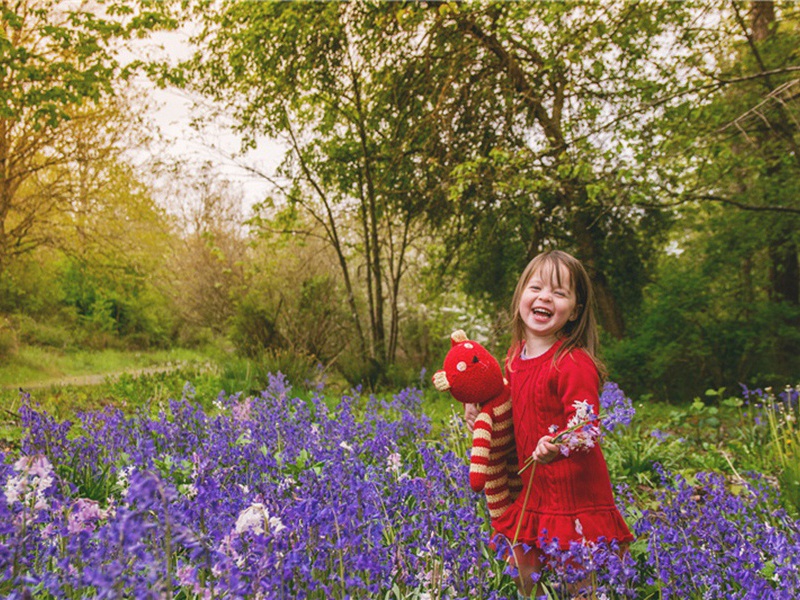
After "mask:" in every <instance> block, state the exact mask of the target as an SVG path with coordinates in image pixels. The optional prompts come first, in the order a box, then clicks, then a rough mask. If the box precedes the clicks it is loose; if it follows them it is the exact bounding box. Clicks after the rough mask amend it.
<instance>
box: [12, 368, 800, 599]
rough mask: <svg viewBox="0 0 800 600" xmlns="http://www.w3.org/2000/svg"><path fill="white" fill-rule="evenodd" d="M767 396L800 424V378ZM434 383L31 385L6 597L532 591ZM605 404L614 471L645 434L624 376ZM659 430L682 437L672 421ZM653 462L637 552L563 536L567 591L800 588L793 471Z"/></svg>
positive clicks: (630, 500)
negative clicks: (53, 399)
mask: <svg viewBox="0 0 800 600" xmlns="http://www.w3.org/2000/svg"><path fill="white" fill-rule="evenodd" d="M759 394H762V395H763V394H764V393H763V392H760V391H759V392H754V393H753V398H752V400H753V402H752V403H751V404H749V405H748V406H749V407H750V409H751V410H752V411H754V414H755V412H759V411H761V412H759V416H756V417H754V419H755V420H754V421H753V422H754V427H756V428H758V427H761V428H762V429H763V431H765V432H766V433H765V435H766V438H765V439H769V436H770V435H771V433H770V432H771V429H770V427H772V426H773V424H776V426H777V427H778V428H780V427H782V425H781V423H782V422H788V423H791V420H789V421H786V418H785V417H786V416H787V415H789V416H791V415H793V414H796V405H797V394H796V390H791V394H794V395H793V396H792V395H791V394H789V391H787V394H788V395H787V399H788V404H787V405H788V406H789V410H790V412H789V413H786V414H785V415H784V416H783V417H780V415H778V416H777V417H776V415H775V414H773V413H774V412H775V411H774V410H773V412H772V413H769V414H766V413H764V412H763V411H765V410H766V411H769V410H772V409H771V408H770V407H768V406H767V405H766V403H765V402H761V403H760V404H759V402H757V401H758V400H763V398H762V396H759ZM423 397H424V396H423V393H422V392H421V391H420V390H416V389H406V390H403V391H401V392H399V393H398V394H396V395H394V396H393V397H373V396H369V395H365V394H361V393H360V392H358V391H355V392H353V393H351V394H349V395H344V396H342V397H337V398H329V397H326V391H325V390H324V389H322V388H321V387H320V388H318V389H317V390H316V391H313V392H306V391H303V392H302V393H301V392H297V393H296V392H294V391H293V389H292V388H291V387H290V386H289V384H288V382H287V381H286V379H285V378H284V377H283V376H281V375H277V376H273V377H271V379H270V383H269V386H268V387H267V389H265V390H264V391H263V392H262V393H261V394H260V395H258V396H254V397H245V396H243V395H240V394H234V395H224V394H223V395H220V397H219V398H218V399H217V401H216V403H215V407H214V409H213V410H209V411H205V410H203V409H202V408H201V407H200V404H199V403H198V402H196V401H195V399H194V391H193V390H192V389H191V387H189V386H188V385H187V388H186V389H185V391H184V395H183V398H181V399H179V400H177V399H176V400H171V401H170V402H169V403H168V405H165V406H163V407H160V408H158V407H155V408H154V407H147V408H146V409H142V411H141V412H140V413H139V414H136V415H133V416H128V415H125V414H124V413H123V412H121V411H120V410H118V409H114V408H107V409H105V410H103V411H99V412H88V413H82V414H79V415H78V417H77V418H76V420H75V422H59V421H56V420H55V419H53V418H52V417H51V416H49V415H48V414H46V413H45V412H43V411H40V410H38V409H37V408H36V407H35V406H34V405H33V403H32V402H29V401H26V402H24V403H23V406H22V409H21V411H20V416H21V419H22V424H23V427H24V432H25V433H24V438H23V440H22V442H21V444H20V448H19V450H18V451H17V450H14V451H13V453H12V452H9V453H6V454H3V453H0V486H2V489H3V497H0V596H2V597H6V598H137V599H139V598H181V599H183V598H185V599H190V598H203V599H205V598H264V599H272V598H274V599H287V600H289V599H295V598H319V599H328V598H342V599H349V598H353V599H356V598H378V599H387V600H389V599H400V598H403V599H405V598H408V599H414V598H417V599H443V600H444V599H449V600H455V599H459V598H463V599H478V600H482V599H486V600H491V599H501V598H514V597H515V587H514V583H513V576H514V573H513V572H511V571H509V570H508V569H506V568H505V566H504V563H503V562H502V560H498V558H497V557H496V554H502V553H503V552H504V548H503V541H502V540H496V541H495V542H496V544H495V545H490V540H489V539H488V526H487V520H486V519H487V516H486V511H485V505H484V501H483V498H482V497H481V496H480V495H476V494H473V493H472V492H471V491H470V489H469V483H468V467H467V453H468V444H469V441H468V437H467V434H466V432H465V429H464V426H463V423H461V422H460V421H459V419H458V418H454V419H453V422H452V423H451V424H450V425H449V426H444V427H442V428H439V429H438V430H437V431H436V433H434V432H433V430H432V427H431V423H430V420H429V419H428V418H427V417H425V416H424V414H425V413H424V411H423V410H422V402H423ZM773 398H774V397H773ZM792 398H793V399H794V400H793V402H794V404H793V405H792V404H791V402H792ZM602 404H603V407H604V411H606V415H605V417H604V421H605V423H604V425H605V427H607V428H608V429H609V430H610V429H612V428H613V429H614V431H613V432H610V433H608V438H607V446H606V454H607V456H608V458H609V464H610V465H611V466H612V470H613V468H615V467H614V465H617V464H619V460H617V459H615V458H614V456H613V455H614V453H618V454H624V453H625V452H627V451H629V449H630V448H632V447H634V446H635V447H638V446H636V444H640V440H636V441H635V444H634V443H633V442H632V443H631V444H629V449H628V450H625V444H626V443H627V442H626V436H633V434H632V433H630V432H626V430H625V428H624V427H622V426H623V425H624V424H625V423H626V422H628V421H630V417H631V412H632V406H631V404H630V401H629V400H628V399H627V398H625V395H624V394H623V392H622V391H621V390H619V388H618V387H616V386H615V385H613V384H607V385H606V388H605V389H604V392H603V398H602ZM785 404H786V403H785ZM792 406H794V407H795V408H794V410H795V413H791V410H792ZM781 418H783V419H784V421H781V420H780V419H781ZM773 421H774V423H773ZM620 422H621V423H620ZM612 425H620V427H612ZM762 429H759V431H761V430H762ZM792 431H793V432H794V433H793V435H796V431H797V430H796V428H795V429H794V430H792ZM778 433H779V434H781V433H785V432H784V431H783V430H780V429H779V430H778ZM647 440H649V441H648V444H651V445H660V447H670V446H669V445H670V444H673V445H675V444H678V443H680V440H674V439H670V438H669V434H667V433H663V432H658V431H654V432H653V433H652V434H648V437H647ZM604 443H605V442H604ZM795 443H796V442H795ZM650 466H651V471H650V473H651V477H650V478H649V479H647V478H645V479H642V478H639V479H630V480H628V481H627V485H623V486H621V487H620V488H619V489H618V490H617V499H618V502H619V504H620V509H621V511H622V512H623V514H624V516H625V518H626V519H627V520H628V522H629V524H630V526H631V529H632V530H633V531H634V532H635V534H636V537H637V540H636V541H635V542H634V544H633V545H632V546H631V548H630V551H629V552H627V553H621V552H619V551H618V549H617V548H615V547H614V546H613V545H609V544H602V543H600V544H589V543H583V544H575V545H574V546H573V548H572V549H571V550H570V551H569V552H563V551H558V550H557V549H555V548H549V549H547V551H548V552H549V554H550V565H551V570H550V571H549V572H547V574H546V583H547V585H546V589H547V593H548V595H549V596H550V598H561V597H567V596H566V595H565V593H564V592H563V589H564V584H565V583H566V582H569V581H571V580H575V579H579V578H583V577H584V576H585V574H584V573H582V572H581V571H580V567H579V566H578V565H584V566H586V567H589V568H591V569H592V570H593V572H594V573H595V575H594V576H593V577H594V578H595V581H596V583H597V592H596V597H597V598H609V599H610V598H681V599H683V598H698V599H700V598H703V599H706V598H743V599H744V598H759V599H762V598H763V599H772V598H774V599H784V598H785V599H787V600H788V599H794V598H797V597H798V595H800V560H798V558H797V557H798V556H800V522H798V521H797V520H795V519H794V518H792V517H790V516H789V515H788V514H787V512H786V511H785V510H784V508H782V507H781V504H780V498H779V496H778V494H777V492H776V488H777V486H776V484H775V481H774V479H773V478H770V477H765V476H761V475H758V474H755V473H738V472H737V473H736V476H735V477H732V476H731V475H730V474H728V475H723V474H721V473H720V472H714V471H709V472H707V473H702V472H701V473H693V474H691V475H686V474H682V473H678V472H675V471H670V470H669V467H668V466H664V465H662V464H660V463H658V462H656V461H653V462H652V464H651V465H650ZM653 479H656V480H657V481H655V482H654V481H653ZM642 481H647V482H649V485H643V484H642ZM490 548H493V549H490Z"/></svg>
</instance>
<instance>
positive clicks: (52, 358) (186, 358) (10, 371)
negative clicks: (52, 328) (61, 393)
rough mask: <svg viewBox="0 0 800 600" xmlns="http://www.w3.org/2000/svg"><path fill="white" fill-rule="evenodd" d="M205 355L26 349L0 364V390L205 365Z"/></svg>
mask: <svg viewBox="0 0 800 600" xmlns="http://www.w3.org/2000/svg"><path fill="white" fill-rule="evenodd" d="M207 358H208V355H207V353H205V352H203V351H198V350H187V349H182V348H175V349H170V350H151V351H136V352H132V351H122V350H111V349H109V350H101V351H96V350H77V351H59V350H55V349H53V348H43V347H39V346H23V347H21V348H20V349H19V350H18V352H17V353H16V354H15V355H14V356H12V357H11V358H9V359H7V360H6V361H5V362H3V363H2V364H0V386H2V387H4V388H18V387H26V386H34V385H36V386H40V385H46V384H49V383H52V384H55V383H58V381H59V380H62V379H69V378H75V377H85V376H93V375H108V374H112V373H119V372H123V371H128V370H137V369H145V368H150V367H157V366H161V365H168V364H175V363H181V362H192V361H204V360H207Z"/></svg>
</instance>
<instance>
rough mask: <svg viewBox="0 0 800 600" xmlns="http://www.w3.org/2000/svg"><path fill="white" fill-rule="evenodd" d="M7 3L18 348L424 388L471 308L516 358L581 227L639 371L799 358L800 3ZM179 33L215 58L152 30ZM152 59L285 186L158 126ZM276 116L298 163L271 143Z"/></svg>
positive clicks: (14, 345) (605, 303)
mask: <svg viewBox="0 0 800 600" xmlns="http://www.w3.org/2000/svg"><path fill="white" fill-rule="evenodd" d="M1 6H2V16H1V17H0V19H1V22H0V25H1V26H2V29H0V359H1V360H2V361H3V363H4V364H5V365H12V366H13V365H15V364H17V365H20V366H23V365H24V362H25V361H26V360H31V359H30V358H29V356H30V355H28V354H26V351H27V350H28V349H30V348H45V349H49V351H53V352H58V353H70V352H77V351H85V350H87V349H88V350H97V351H101V350H104V349H108V348H116V349H121V350H124V351H135V352H143V351H151V350H155V349H169V348H195V349H200V350H202V351H203V352H207V353H208V354H209V355H213V356H216V357H219V360H221V361H229V362H231V361H234V362H235V361H240V362H242V364H246V365H247V369H248V372H249V370H250V369H254V370H257V369H263V370H264V371H265V372H266V370H269V369H273V370H274V369H275V368H280V369H282V370H283V371H284V372H287V371H289V372H291V373H292V374H295V375H297V374H300V375H302V374H303V373H307V374H309V376H311V374H313V373H314V372H315V370H317V369H320V368H321V369H324V370H325V372H326V373H328V374H332V375H335V376H336V377H339V378H341V379H342V380H343V381H346V382H347V383H349V384H355V383H367V384H369V385H371V386H372V387H379V386H382V385H387V386H396V385H398V384H405V383H408V382H418V381H420V379H423V380H424V379H425V377H424V374H423V376H421V374H420V372H421V371H422V370H423V369H428V372H430V371H431V370H432V369H434V368H436V367H437V366H438V364H440V361H441V358H442V357H443V355H444V353H445V352H446V348H447V346H448V344H449V342H448V335H449V333H450V332H451V331H452V330H454V329H457V328H463V329H465V330H466V331H467V332H468V333H469V334H470V335H472V336H475V337H476V338H477V339H480V340H481V341H483V342H485V343H486V344H487V345H488V346H489V347H490V348H491V349H492V350H493V351H494V353H495V356H498V357H501V356H502V355H503V353H504V352H505V348H506V344H507V336H506V328H505V322H506V319H507V308H508V307H507V305H508V302H509V301H510V297H511V293H512V291H513V286H514V285H515V283H516V279H517V277H518V275H519V273H520V272H521V270H522V268H523V266H524V265H525V264H526V263H527V261H528V260H529V259H530V258H531V257H533V256H534V255H535V254H537V253H538V252H540V251H542V250H544V249H547V248H560V249H563V250H567V251H569V252H572V253H574V254H575V255H576V256H577V257H579V258H580V259H581V260H582V261H583V262H584V263H585V265H586V266H587V268H588V270H589V272H590V274H591V277H592V279H593V281H594V284H595V287H596V290H597V293H598V298H599V318H600V322H601V325H602V333H603V346H602V347H603V353H602V357H603V359H604V360H605V362H606V363H607V366H608V368H609V371H610V377H611V379H612V380H614V381H615V382H617V383H618V384H619V385H620V386H621V387H622V388H623V389H625V390H626V392H627V393H629V394H630V395H632V396H635V397H648V396H653V397H655V398H658V399H663V400H670V401H672V400H677V399H681V398H686V397H691V396H692V395H698V394H702V393H703V391H704V390H706V389H708V388H713V389H718V388H721V387H727V388H729V389H737V384H739V383H745V384H747V385H748V386H751V387H752V386H762V385H777V386H783V385H784V384H786V383H792V382H794V378H795V377H796V376H797V374H798V373H800V357H799V353H798V348H800V329H798V325H799V324H800V263H798V244H799V243H800V234H799V232H800V227H798V224H800V193H799V192H800V189H799V188H800V152H798V142H800V134H799V133H798V132H799V131H800V127H799V126H800V122H799V121H798V119H799V118H800V101H799V100H798V95H799V94H800V54H799V53H800V5H798V4H796V3H793V2H725V3H723V2H707V1H699V2H693V1H687V2H655V1H654V2H391V3H378V2H325V3H311V2H308V3H290V2H235V1H224V0H220V1H215V2H209V1H202V0H191V1H190V0H187V1H185V2H177V1H175V2H170V1H163V2H152V1H148V0H138V1H136V0H109V1H107V2H99V1H98V2H79V1H74V2H67V1H63V2H55V1H46V0H42V1H36V0H20V1H16V2H11V1H3V2H2V5H1ZM169 31H183V32H188V34H187V35H188V36H189V37H190V45H191V48H192V52H191V54H187V58H186V59H185V60H181V61H179V60H162V61H153V60H148V59H145V58H144V57H142V56H138V55H136V54H135V52H136V50H135V49H136V47H137V46H136V44H137V42H138V41H140V40H141V39H144V38H147V37H149V36H153V35H159V34H161V33H163V32H169ZM131 49H133V50H131ZM126 52H127V54H126ZM131 52H133V53H134V54H133V56H134V58H136V60H131V59H123V58H121V57H122V56H131ZM144 77H146V78H147V80H148V81H149V82H152V83H151V84H148V85H143V83H142V82H143V79H144ZM153 84H155V85H158V86H162V87H170V88H176V89H179V90H182V92H183V93H185V94H187V95H188V97H191V98H194V99H195V100H196V101H197V102H198V103H202V104H203V106H205V107H206V109H205V112H204V113H203V114H204V115H205V116H204V117H202V118H200V119H198V122H197V126H198V128H200V127H202V126H203V125H204V121H207V122H211V121H219V119H224V120H225V122H226V123H227V124H229V126H230V128H231V130H232V131H233V132H235V133H236V134H237V135H239V136H241V139H242V140H243V142H242V147H241V152H240V153H237V154H236V155H234V156H227V157H224V158H223V157H220V161H226V162H227V163H228V164H235V165H238V166H239V167H240V169H241V170H240V174H246V175H247V176H248V177H253V178H257V179H260V180H262V181H265V182H267V183H268V184H269V186H270V190H271V191H270V192H269V193H268V194H266V195H264V197H263V198H259V201H258V202H256V203H255V204H253V205H252V206H244V205H243V202H242V194H241V189H240V188H239V187H237V185H236V183H235V182H232V181H230V180H228V179H226V178H224V177H221V176H220V175H219V174H218V172H217V171H216V170H215V168H214V167H215V165H214V164H213V163H209V164H205V165H198V164H196V163H195V164H190V163H188V162H185V161H180V160H165V159H164V156H163V155H161V154H159V153H158V152H156V151H155V150H154V148H155V147H156V145H155V143H154V141H155V138H156V137H157V132H156V131H155V130H154V127H153V124H152V122H150V121H148V117H147V111H146V108H147V106H148V103H149V102H150V98H149V96H148V92H147V90H148V89H152V85H153ZM265 138H269V139H271V140H277V141H278V142H279V143H280V144H281V147H282V148H283V149H285V155H284V160H283V162H282V164H281V165H280V167H279V168H278V169H277V170H276V171H274V172H272V171H265V170H263V169H260V168H258V167H257V166H256V164H255V163H253V162H248V161H247V158H246V157H252V156H254V155H256V156H257V155H258V153H259V152H262V151H263V146H262V144H263V140H264V139H265ZM26 357H27V358H26ZM320 365H321V366H320Z"/></svg>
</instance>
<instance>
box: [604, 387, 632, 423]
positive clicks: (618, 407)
mask: <svg viewBox="0 0 800 600" xmlns="http://www.w3.org/2000/svg"><path fill="white" fill-rule="evenodd" d="M600 411H601V413H602V418H603V429H605V430H606V431H614V430H615V429H616V428H617V427H619V426H623V427H627V426H628V425H630V424H631V421H632V420H633V416H634V414H636V409H635V408H633V402H631V399H630V398H628V397H627V396H626V395H625V392H623V391H622V390H621V389H620V387H619V386H618V385H617V384H616V383H614V382H613V381H607V382H606V383H605V384H604V385H603V391H602V393H601V394H600Z"/></svg>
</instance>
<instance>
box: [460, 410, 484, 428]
mask: <svg viewBox="0 0 800 600" xmlns="http://www.w3.org/2000/svg"><path fill="white" fill-rule="evenodd" d="M480 413H481V408H480V406H479V405H478V404H465V405H464V420H465V421H466V422H467V427H469V430H470V431H472V430H473V429H475V419H477V418H478V415H479V414H480Z"/></svg>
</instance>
